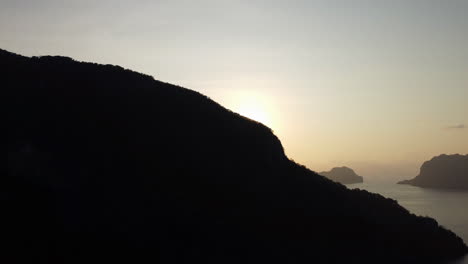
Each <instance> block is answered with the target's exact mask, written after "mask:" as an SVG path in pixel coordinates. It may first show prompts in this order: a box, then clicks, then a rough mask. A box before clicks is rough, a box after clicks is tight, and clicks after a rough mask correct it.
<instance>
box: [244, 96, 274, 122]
mask: <svg viewBox="0 0 468 264" xmlns="http://www.w3.org/2000/svg"><path fill="white" fill-rule="evenodd" d="M236 110H237V112H238V113H239V114H241V115H243V116H245V117H248V118H250V119H253V120H255V121H257V122H260V123H262V124H264V125H266V126H271V122H272V120H271V115H270V112H269V111H268V107H267V105H266V102H265V100H262V98H261V97H258V96H246V97H244V98H242V100H240V101H239V103H238V106H237V107H236Z"/></svg>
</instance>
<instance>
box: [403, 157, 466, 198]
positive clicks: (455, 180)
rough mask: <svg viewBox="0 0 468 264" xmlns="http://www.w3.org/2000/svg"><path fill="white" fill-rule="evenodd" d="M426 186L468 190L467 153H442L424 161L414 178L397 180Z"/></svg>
mask: <svg viewBox="0 0 468 264" xmlns="http://www.w3.org/2000/svg"><path fill="white" fill-rule="evenodd" d="M398 183H399V184H410V185H414V186H419V187H426V188H445V189H447V188H448V189H465V190H468V154H467V155H460V154H454V155H445V154H442V155H440V156H437V157H433V158H432V159H431V160H429V161H426V162H424V163H423V165H422V166H421V169H420V172H419V175H418V176H416V177H415V178H414V179H411V180H405V181H400V182H398Z"/></svg>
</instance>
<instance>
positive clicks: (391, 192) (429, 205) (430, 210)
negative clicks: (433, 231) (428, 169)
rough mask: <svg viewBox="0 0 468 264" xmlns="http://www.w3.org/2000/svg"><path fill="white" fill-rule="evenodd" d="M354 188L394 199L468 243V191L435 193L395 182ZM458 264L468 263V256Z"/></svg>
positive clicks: (356, 185)
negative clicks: (435, 221)
mask: <svg viewBox="0 0 468 264" xmlns="http://www.w3.org/2000/svg"><path fill="white" fill-rule="evenodd" d="M348 188H350V189H363V190H367V191H369V192H373V193H378V194H381V195H383V196H385V197H387V198H392V199H395V200H397V201H398V203H399V204H400V205H401V206H403V207H405V208H406V209H408V210H409V211H410V212H412V213H414V214H416V215H421V216H429V217H432V218H434V219H435V220H437V222H438V223H439V224H440V225H442V226H444V227H446V228H448V229H450V230H452V231H453V232H455V233H456V234H457V235H458V236H459V237H461V238H462V239H463V240H464V241H465V243H468V213H467V211H468V209H467V204H468V191H455V190H435V189H425V188H419V187H415V186H411V185H401V184H391V183H387V184H385V183H358V184H351V185H348ZM457 263H463V264H465V263H468V257H465V259H464V260H461V261H460V262H457Z"/></svg>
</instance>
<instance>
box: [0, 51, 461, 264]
mask: <svg viewBox="0 0 468 264" xmlns="http://www.w3.org/2000/svg"><path fill="white" fill-rule="evenodd" d="M0 70H1V71H0V72H1V82H2V89H3V91H4V92H6V95H7V96H6V100H5V104H6V109H7V124H6V128H7V134H8V140H7V144H8V154H7V157H8V173H7V175H4V176H2V182H1V183H0V186H1V193H0V195H1V201H2V204H1V208H2V221H3V223H2V225H1V229H0V232H1V234H2V240H3V242H7V243H2V244H3V245H4V246H3V248H2V250H3V253H2V254H1V256H0V258H4V259H6V258H11V259H13V260H15V261H14V262H18V263H88V262H90V261H92V262H100V263H111V262H115V261H124V262H127V263H154V262H160V263H188V262H189V263H197V262H203V263H419V262H420V263H432V262H435V263H438V262H441V261H444V260H451V259H454V258H457V257H459V256H462V255H464V254H466V253H467V247H466V245H465V244H464V243H463V241H462V240H461V239H460V238H459V237H457V236H456V235H455V234H454V233H452V232H451V231H449V230H446V229H445V228H443V227H441V226H439V225H438V223H437V222H436V221H435V220H433V219H431V218H427V217H418V216H415V215H413V214H411V213H409V212H408V211H407V210H406V209H404V208H402V207H401V206H399V205H398V204H397V202H396V201H394V200H391V199H387V198H384V197H382V196H380V195H377V194H373V193H369V192H367V191H363V190H348V189H347V188H346V187H344V186H343V185H341V184H338V183H334V182H332V181H330V180H328V179H326V178H324V177H322V176H319V175H318V174H316V173H315V172H313V171H310V170H309V169H307V168H306V167H304V166H302V165H299V164H297V163H295V162H293V161H291V160H289V159H288V158H287V157H286V156H285V154H284V151H283V147H282V145H281V142H280V141H279V140H278V138H277V137H276V136H275V135H274V134H273V132H272V131H271V130H270V129H269V128H268V127H266V126H264V125H262V124H260V123H258V122H255V121H252V120H250V119H248V118H245V117H243V116H241V115H239V114H236V113H234V112H232V111H229V110H227V109H225V108H224V107H222V106H221V105H219V104H217V103H216V102H214V101H212V100H210V99H209V98H208V97H206V96H204V95H201V94H199V93H197V92H194V91H191V90H188V89H185V88H181V87H178V86H174V85H171V84H168V83H164V82H160V81H156V80H154V79H153V78H152V77H151V76H147V75H143V74H140V73H136V72H133V71H130V70H126V69H123V68H121V67H118V66H111V65H99V64H95V63H83V62H77V61H74V60H73V59H70V58H66V57H51V56H44V57H31V58H29V57H23V56H20V55H16V54H12V53H9V52H7V51H3V50H0ZM5 245H6V246H5ZM3 262H4V263H12V261H9V262H7V261H3Z"/></svg>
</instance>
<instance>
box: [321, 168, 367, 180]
mask: <svg viewBox="0 0 468 264" xmlns="http://www.w3.org/2000/svg"><path fill="white" fill-rule="evenodd" d="M319 174H320V175H322V176H325V177H327V178H329V179H331V180H333V181H336V182H339V183H342V184H351V183H361V182H363V181H364V179H363V177H361V176H359V175H357V174H356V173H355V172H354V170H352V169H351V168H348V167H346V166H342V167H335V168H332V169H331V170H330V171H323V172H320V173H319Z"/></svg>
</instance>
